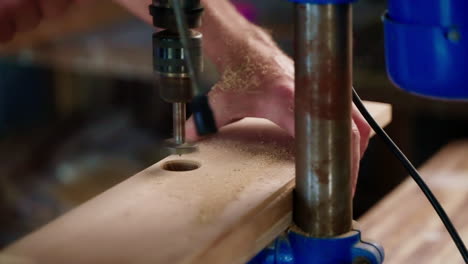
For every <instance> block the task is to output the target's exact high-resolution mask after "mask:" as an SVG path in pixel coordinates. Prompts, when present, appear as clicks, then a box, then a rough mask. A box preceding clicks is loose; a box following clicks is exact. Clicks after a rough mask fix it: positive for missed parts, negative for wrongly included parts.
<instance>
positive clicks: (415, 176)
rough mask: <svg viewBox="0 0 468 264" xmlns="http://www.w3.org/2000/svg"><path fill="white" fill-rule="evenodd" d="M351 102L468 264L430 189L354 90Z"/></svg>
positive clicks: (457, 238)
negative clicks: (437, 216) (409, 176)
mask: <svg viewBox="0 0 468 264" xmlns="http://www.w3.org/2000/svg"><path fill="white" fill-rule="evenodd" d="M353 102H354V104H355V105H356V107H357V108H358V109H359V111H360V112H361V114H362V115H363V116H364V118H365V119H366V121H367V122H368V123H369V125H370V126H371V127H372V129H373V130H374V131H375V133H376V134H377V136H378V137H379V138H380V139H381V140H382V141H383V142H384V143H385V144H386V145H387V147H388V148H389V149H390V151H391V152H392V153H393V154H394V155H395V157H396V158H397V159H398V160H399V161H400V162H401V163H402V165H403V166H404V167H405V169H406V170H407V171H408V173H409V174H410V175H411V177H412V178H413V180H414V181H415V182H416V184H417V185H418V186H419V188H421V191H422V192H423V193H424V195H426V197H427V199H428V200H429V202H430V203H431V205H432V207H434V210H435V211H436V212H437V214H438V215H439V217H440V220H442V222H443V223H444V225H445V228H447V231H448V233H449V234H450V236H451V237H452V240H453V242H454V243H455V245H456V246H457V248H458V250H459V251H460V254H461V255H462V257H463V259H464V260H465V263H468V252H467V250H466V246H465V244H464V243H463V240H462V239H461V238H460V235H459V234H458V232H457V229H455V227H454V226H453V224H452V222H451V221H450V218H449V217H448V215H447V213H446V212H445V210H444V208H443V207H442V206H441V205H440V203H439V201H437V198H436V197H435V196H434V194H433V193H432V191H431V189H430V188H429V187H428V186H427V185H426V183H425V182H424V180H423V179H422V177H421V175H419V173H418V171H417V170H416V168H414V166H413V164H411V162H410V161H409V160H408V158H406V156H405V154H403V152H402V151H401V150H400V148H399V147H398V146H397V145H396V144H395V143H394V142H393V140H392V139H391V138H390V137H389V136H388V134H387V133H386V132H385V131H384V130H383V129H382V128H381V127H380V126H379V124H377V122H376V121H375V120H374V118H373V117H372V116H371V115H370V114H369V112H368V111H367V109H366V107H365V106H364V104H363V103H362V101H361V98H359V95H358V94H357V92H356V90H354V89H353Z"/></svg>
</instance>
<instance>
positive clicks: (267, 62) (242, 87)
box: [213, 40, 280, 94]
mask: <svg viewBox="0 0 468 264" xmlns="http://www.w3.org/2000/svg"><path fill="white" fill-rule="evenodd" d="M225 42H226V45H227V46H228V48H229V50H231V54H230V55H228V56H226V58H227V61H225V68H224V71H223V72H222V75H221V79H220V82H218V83H217V84H216V85H215V86H214V87H213V89H218V90H221V91H224V92H235V93H247V94H255V93H260V92H261V90H260V89H259V88H260V87H261V85H262V82H263V81H264V80H265V78H266V77H267V76H279V75H280V72H279V70H278V68H277V67H274V66H273V65H274V63H272V61H274V58H273V57H269V56H265V54H256V53H255V51H254V50H252V49H251V48H249V47H248V46H246V44H245V43H243V44H238V45H236V44H234V42H233V41H228V40H225Z"/></svg>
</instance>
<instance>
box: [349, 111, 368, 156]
mask: <svg viewBox="0 0 468 264" xmlns="http://www.w3.org/2000/svg"><path fill="white" fill-rule="evenodd" d="M352 117H353V121H354V122H353V123H354V125H355V126H356V127H357V129H358V131H359V135H360V140H359V142H360V146H359V149H360V157H362V156H363V155H364V152H365V151H366V149H367V146H368V144H369V139H370V136H371V128H370V126H369V124H368V123H367V121H366V120H365V119H364V117H363V116H362V115H361V113H360V112H359V110H358V109H357V108H356V106H355V105H354V104H353V111H352Z"/></svg>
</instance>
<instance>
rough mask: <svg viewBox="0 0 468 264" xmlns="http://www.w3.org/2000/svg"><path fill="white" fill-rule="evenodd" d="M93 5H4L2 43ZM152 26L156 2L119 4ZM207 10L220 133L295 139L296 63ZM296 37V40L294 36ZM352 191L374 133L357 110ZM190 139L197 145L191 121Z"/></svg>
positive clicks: (229, 16) (64, 1) (209, 3)
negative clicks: (248, 131)
mask: <svg viewBox="0 0 468 264" xmlns="http://www.w3.org/2000/svg"><path fill="white" fill-rule="evenodd" d="M83 1H88V0H1V2H0V42H2V41H6V40H9V39H11V38H12V37H13V36H14V34H15V33H16V32H22V31H28V30H31V29H33V28H34V27H35V26H37V24H38V23H39V22H40V21H41V19H44V18H50V17H57V16H58V15H60V14H61V13H63V12H64V11H65V10H66V9H67V7H68V6H69V5H70V4H71V3H73V2H75V3H76V2H83ZM114 1H115V2H117V3H119V4H121V5H122V6H124V7H126V8H127V9H128V10H130V11H131V12H132V13H134V14H135V15H136V16H138V17H140V18H141V19H143V20H144V21H146V22H147V23H150V24H151V23H152V18H151V16H150V15H149V11H148V6H149V4H150V3H151V0H114ZM202 3H203V5H204V7H205V13H204V16H203V25H202V27H201V28H200V29H199V30H200V31H201V32H202V33H203V35H204V44H203V49H204V53H205V55H206V56H207V57H209V58H210V59H211V60H212V61H213V63H214V64H215V65H216V66H217V68H218V70H219V72H220V73H221V79H220V80H219V82H218V83H217V84H216V85H215V86H214V87H213V89H212V90H211V92H210V93H209V101H210V105H211V107H212V109H213V112H214V115H215V119H216V122H217V126H218V127H223V126H225V125H227V124H230V123H232V122H234V121H236V120H239V119H242V118H244V117H260V118H266V119H269V120H271V121H272V122H274V123H276V124H277V125H279V126H280V127H282V128H283V129H285V130H286V131H287V132H288V133H289V134H290V135H291V136H294V62H293V61H292V60H291V58H289V57H288V56H287V55H285V54H284V53H283V52H282V51H281V49H279V48H278V47H277V45H276V44H275V42H274V41H273V39H272V38H271V36H270V35H269V34H268V33H267V32H266V31H265V30H263V29H261V28H260V27H258V26H256V25H254V24H252V23H250V22H249V21H247V20H246V19H245V18H244V17H243V16H242V15H241V14H239V13H238V12H237V10H236V9H235V7H234V6H233V5H232V4H231V3H230V2H229V1H227V0H202ZM291 37H292V36H291ZM352 118H353V130H352V139H353V141H352V142H353V148H352V149H353V153H352V154H353V183H354V184H353V188H354V186H355V183H356V181H357V173H358V169H359V160H360V159H361V157H362V155H363V154H364V151H365V149H366V148H367V144H368V142H369V137H370V127H369V125H368V124H367V123H366V122H365V120H364V118H363V117H362V116H361V114H360V113H359V112H358V111H357V110H356V108H353V114H352ZM187 137H188V138H190V139H193V140H194V139H197V136H196V133H195V127H194V123H193V122H192V120H189V121H188V124H187Z"/></svg>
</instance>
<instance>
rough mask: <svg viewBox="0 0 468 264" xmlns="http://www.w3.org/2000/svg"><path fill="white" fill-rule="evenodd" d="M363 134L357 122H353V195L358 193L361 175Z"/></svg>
mask: <svg viewBox="0 0 468 264" xmlns="http://www.w3.org/2000/svg"><path fill="white" fill-rule="evenodd" d="M361 145H362V143H361V133H360V131H359V128H358V127H357V125H356V123H355V122H352V129H351V147H352V148H351V186H352V195H353V197H354V193H355V191H356V184H357V180H358V174H359V162H360V160H361V156H362V154H361V153H362V151H361Z"/></svg>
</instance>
